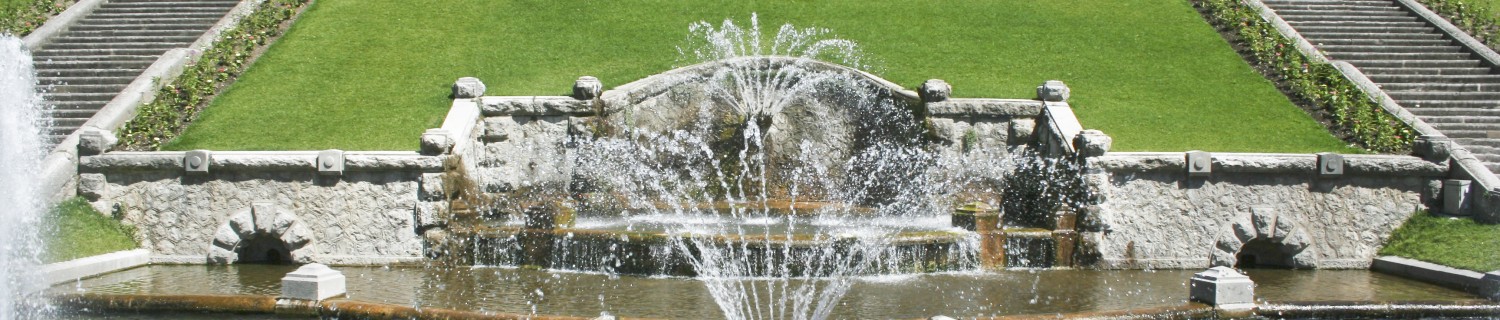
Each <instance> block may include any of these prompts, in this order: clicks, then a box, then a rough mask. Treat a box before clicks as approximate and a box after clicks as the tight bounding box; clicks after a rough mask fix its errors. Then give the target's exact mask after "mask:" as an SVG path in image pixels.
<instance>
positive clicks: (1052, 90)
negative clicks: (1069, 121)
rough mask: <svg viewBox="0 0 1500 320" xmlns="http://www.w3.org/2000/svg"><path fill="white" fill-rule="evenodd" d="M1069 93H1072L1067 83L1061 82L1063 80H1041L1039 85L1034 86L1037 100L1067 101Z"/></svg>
mask: <svg viewBox="0 0 1500 320" xmlns="http://www.w3.org/2000/svg"><path fill="white" fill-rule="evenodd" d="M1070 95H1072V90H1071V89H1068V85H1067V84H1063V82H1062V81H1059V80H1047V82H1043V83H1042V85H1041V86H1037V87H1036V99H1037V100H1042V101H1052V102H1066V101H1068V96H1070Z"/></svg>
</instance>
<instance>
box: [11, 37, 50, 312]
mask: <svg viewBox="0 0 1500 320" xmlns="http://www.w3.org/2000/svg"><path fill="white" fill-rule="evenodd" d="M35 74H36V73H35V72H34V71H32V67H31V54H30V53H28V52H27V51H26V49H25V48H23V45H22V43H21V39H18V38H15V37H11V36H9V35H0V163H3V164H4V165H0V186H3V187H0V203H4V204H5V207H6V208H5V209H3V210H0V220H3V221H5V223H0V319H27V318H34V317H36V316H38V315H37V314H36V313H37V312H41V309H43V308H42V307H43V305H42V304H41V303H40V302H39V301H40V299H37V298H38V296H37V294H36V293H37V292H40V291H41V289H43V287H42V284H40V283H37V281H35V279H36V276H35V275H34V274H32V273H33V272H34V271H35V270H36V266H37V265H38V259H39V257H38V255H39V254H40V252H41V247H42V246H41V240H40V239H39V238H38V235H37V232H36V230H37V228H38V226H40V223H39V221H40V220H41V216H42V210H43V209H42V208H43V207H44V205H45V204H44V200H43V198H42V196H41V194H42V193H41V190H37V183H35V181H37V179H36V176H37V172H38V171H40V163H41V156H42V154H43V151H44V150H43V148H44V145H43V142H42V141H43V140H42V132H44V130H43V129H44V126H45V125H46V123H44V120H43V111H42V109H41V108H42V103H41V101H40V100H41V99H40V98H39V96H38V95H37V93H36V90H35V89H34V88H35V86H36V79H35Z"/></svg>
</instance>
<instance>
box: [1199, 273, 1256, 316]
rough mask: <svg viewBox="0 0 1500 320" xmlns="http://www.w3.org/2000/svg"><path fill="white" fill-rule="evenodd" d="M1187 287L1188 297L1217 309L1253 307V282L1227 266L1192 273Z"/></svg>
mask: <svg viewBox="0 0 1500 320" xmlns="http://www.w3.org/2000/svg"><path fill="white" fill-rule="evenodd" d="M1189 288H1190V289H1189V290H1190V293H1189V299H1191V300H1193V301H1199V302H1203V303H1206V304H1208V305H1212V306H1214V307H1215V308H1218V309H1234V310H1238V309H1249V308H1253V307H1255V282H1252V281H1250V277H1247V276H1245V275H1243V274H1240V273H1239V272H1235V271H1234V269H1231V268H1229V267H1224V266H1218V267H1213V268H1209V269H1208V270H1205V271H1203V272H1199V273H1195V274H1193V278H1192V281H1191V282H1190V284H1189Z"/></svg>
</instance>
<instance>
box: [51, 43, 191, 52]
mask: <svg viewBox="0 0 1500 320" xmlns="http://www.w3.org/2000/svg"><path fill="white" fill-rule="evenodd" d="M189 44H191V43H182V42H94V43H77V42H75V43H48V44H47V46H46V47H45V48H43V49H44V50H64V49H162V50H163V51H165V50H166V49H171V48H185V47H187V46H188V45H189Z"/></svg>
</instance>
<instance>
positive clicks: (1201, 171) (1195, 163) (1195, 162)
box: [1183, 150, 1214, 177]
mask: <svg viewBox="0 0 1500 320" xmlns="http://www.w3.org/2000/svg"><path fill="white" fill-rule="evenodd" d="M1183 164H1185V165H1186V166H1187V172H1188V176H1189V177H1207V176H1208V175H1209V174H1212V173H1213V171H1214V156H1213V154H1212V153H1208V152H1205V151H1196V150H1194V151H1188V152H1187V159H1186V160H1185V162H1183Z"/></svg>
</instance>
